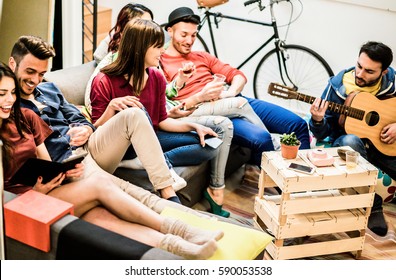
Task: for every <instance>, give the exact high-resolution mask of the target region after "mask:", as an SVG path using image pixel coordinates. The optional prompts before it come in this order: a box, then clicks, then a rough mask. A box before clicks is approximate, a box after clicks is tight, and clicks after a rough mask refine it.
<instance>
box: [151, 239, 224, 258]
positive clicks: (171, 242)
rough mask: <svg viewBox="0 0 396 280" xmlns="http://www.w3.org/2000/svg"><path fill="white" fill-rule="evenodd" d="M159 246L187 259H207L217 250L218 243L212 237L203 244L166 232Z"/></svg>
mask: <svg viewBox="0 0 396 280" xmlns="http://www.w3.org/2000/svg"><path fill="white" fill-rule="evenodd" d="M158 247H159V248H161V249H164V250H166V251H168V252H170V253H173V254H175V255H178V256H181V257H183V258H185V259H190V260H206V259H208V258H210V257H211V256H213V254H214V253H215V252H216V250H217V243H216V241H214V240H213V239H212V240H209V241H208V242H206V243H205V244H203V245H197V244H194V243H190V242H188V241H186V240H184V239H183V238H181V237H180V236H177V235H173V234H166V235H165V236H164V238H163V239H162V240H161V242H160V244H159V246H158Z"/></svg>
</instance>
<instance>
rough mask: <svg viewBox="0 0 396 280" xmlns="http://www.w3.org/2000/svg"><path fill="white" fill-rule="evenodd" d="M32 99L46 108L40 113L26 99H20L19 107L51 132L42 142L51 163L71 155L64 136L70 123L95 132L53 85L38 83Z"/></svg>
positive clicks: (67, 139) (68, 139)
mask: <svg viewBox="0 0 396 280" xmlns="http://www.w3.org/2000/svg"><path fill="white" fill-rule="evenodd" d="M34 98H35V99H36V100H37V101H39V102H41V103H43V104H45V105H46V106H47V107H46V108H44V109H43V110H42V111H41V112H40V111H39V110H38V108H37V106H36V105H35V104H34V103H33V102H32V101H30V100H26V99H21V106H22V107H25V108H29V109H31V110H33V111H34V112H35V113H36V114H37V115H39V116H40V117H41V118H42V119H43V120H44V121H45V122H46V123H47V124H48V125H49V127H50V128H51V129H52V130H53V133H52V134H51V135H50V136H49V137H48V138H47V139H46V140H45V142H44V143H45V145H46V147H47V149H48V152H49V153H50V155H51V158H52V160H53V161H62V160H64V159H66V158H68V157H69V156H70V155H71V147H70V145H69V142H70V137H69V135H66V133H67V132H68V131H69V124H70V123H76V122H78V123H83V124H85V125H88V126H90V127H91V128H92V129H93V130H94V131H95V127H94V126H93V125H92V124H91V123H90V122H89V121H88V120H87V119H86V118H85V117H84V116H83V115H82V114H81V113H80V111H79V110H78V109H77V108H76V107H75V106H74V105H72V104H70V103H69V102H67V101H66V99H65V98H64V97H63V95H62V92H61V91H60V89H59V88H58V87H57V86H56V85H55V84H53V83H40V84H39V85H38V86H37V88H36V90H35V92H34Z"/></svg>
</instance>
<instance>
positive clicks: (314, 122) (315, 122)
mask: <svg viewBox="0 0 396 280" xmlns="http://www.w3.org/2000/svg"><path fill="white" fill-rule="evenodd" d="M312 122H313V124H314V125H321V124H323V119H322V120H320V121H318V122H317V121H315V120H313V119H312Z"/></svg>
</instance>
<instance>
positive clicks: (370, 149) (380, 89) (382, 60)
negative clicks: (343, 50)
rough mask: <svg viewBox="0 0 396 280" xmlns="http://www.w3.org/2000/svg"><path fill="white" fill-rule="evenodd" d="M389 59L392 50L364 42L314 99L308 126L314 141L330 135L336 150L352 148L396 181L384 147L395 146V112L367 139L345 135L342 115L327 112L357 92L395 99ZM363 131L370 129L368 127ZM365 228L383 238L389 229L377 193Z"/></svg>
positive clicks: (395, 166)
mask: <svg viewBox="0 0 396 280" xmlns="http://www.w3.org/2000/svg"><path fill="white" fill-rule="evenodd" d="M392 60H393V54H392V50H391V49H390V48H389V47H388V46H386V45H384V44H382V43H379V42H367V43H365V44H364V45H363V46H362V47H361V49H360V51H359V57H358V60H357V63H356V66H355V67H352V68H349V69H346V70H343V71H341V72H340V73H339V74H338V75H336V76H334V77H332V78H331V79H330V80H329V83H328V85H327V87H326V89H325V90H324V92H323V94H322V97H321V98H316V99H315V101H314V102H313V103H312V106H311V108H310V112H311V114H312V117H311V119H310V122H309V125H310V130H311V131H312V133H313V134H314V136H315V137H316V138H317V139H319V140H321V139H324V138H326V137H327V136H329V137H330V140H331V142H332V145H333V146H335V147H337V146H350V147H352V148H353V149H354V150H356V151H358V152H359V153H360V154H361V156H362V157H364V158H365V159H367V160H368V161H369V162H370V163H372V164H373V165H375V166H377V167H378V168H380V169H381V170H383V171H384V172H385V173H387V174H388V175H389V176H390V177H391V178H392V179H394V180H396V156H395V155H394V154H392V155H389V154H390V153H387V149H386V145H389V149H388V150H391V147H392V146H393V147H394V145H392V144H394V143H395V142H396V119H395V118H394V116H395V110H396V109H395V108H393V109H390V110H388V111H391V112H385V113H386V114H388V116H389V114H393V117H392V116H391V120H393V121H391V122H390V123H388V124H386V125H384V126H383V127H382V128H381V129H380V130H379V131H377V133H376V134H377V135H374V137H372V138H370V140H369V139H367V138H359V137H358V136H356V135H354V134H348V133H347V132H346V131H345V130H347V131H348V129H345V127H344V126H343V120H344V116H343V115H340V114H339V113H337V112H334V111H332V110H328V106H329V103H337V104H342V105H343V104H345V105H348V104H346V103H348V102H349V99H351V97H352V96H353V95H354V94H356V93H357V94H358V93H359V92H366V93H370V94H371V95H373V96H375V97H377V98H378V99H380V100H384V99H388V98H395V96H396V89H395V70H394V69H393V68H391V67H389V66H390V64H391V63H392ZM379 118H380V117H379V116H378V119H379ZM347 119H348V117H347ZM345 124H347V123H345ZM369 126H370V124H369ZM366 129H367V130H370V127H368V128H366ZM375 141H378V143H380V144H381V145H382V146H385V149H383V150H382V151H381V152H380V151H379V149H377V148H376V145H375V144H374V143H375ZM384 144H385V145H384ZM377 146H378V145H377ZM368 228H369V229H370V230H372V231H373V232H374V233H376V234H378V235H381V236H384V235H386V233H387V230H388V228H387V225H386V222H385V219H384V216H383V212H382V198H381V197H380V196H379V195H378V194H375V198H374V205H373V208H372V212H371V215H370V218H369V221H368Z"/></svg>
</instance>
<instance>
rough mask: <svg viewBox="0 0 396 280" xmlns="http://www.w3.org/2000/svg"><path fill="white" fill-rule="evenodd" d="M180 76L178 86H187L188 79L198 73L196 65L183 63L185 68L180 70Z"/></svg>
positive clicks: (187, 62) (188, 62)
mask: <svg viewBox="0 0 396 280" xmlns="http://www.w3.org/2000/svg"><path fill="white" fill-rule="evenodd" d="M177 72H178V74H179V76H178V80H177V81H176V83H177V84H179V85H183V84H185V83H186V82H187V81H188V79H189V78H190V77H191V76H192V75H194V74H195V72H197V69H196V68H195V64H194V63H193V62H191V61H186V62H183V67H182V68H179V70H178V71H177Z"/></svg>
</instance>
